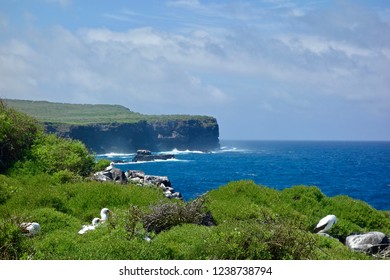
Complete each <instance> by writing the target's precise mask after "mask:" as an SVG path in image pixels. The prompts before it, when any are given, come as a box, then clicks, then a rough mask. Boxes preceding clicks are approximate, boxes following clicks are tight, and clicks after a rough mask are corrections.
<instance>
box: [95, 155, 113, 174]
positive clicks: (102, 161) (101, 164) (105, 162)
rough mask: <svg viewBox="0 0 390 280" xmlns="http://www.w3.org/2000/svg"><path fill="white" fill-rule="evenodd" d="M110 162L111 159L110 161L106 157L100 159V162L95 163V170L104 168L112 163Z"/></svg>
mask: <svg viewBox="0 0 390 280" xmlns="http://www.w3.org/2000/svg"><path fill="white" fill-rule="evenodd" d="M110 163H111V161H109V160H108V159H106V158H104V159H100V160H99V161H98V162H96V163H95V166H94V167H93V171H94V172H98V171H101V170H104V169H105V168H106V167H107V166H109V165H110Z"/></svg>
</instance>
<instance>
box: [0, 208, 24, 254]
mask: <svg viewBox="0 0 390 280" xmlns="http://www.w3.org/2000/svg"><path fill="white" fill-rule="evenodd" d="M22 222H23V219H22V218H21V217H18V216H11V215H7V216H6V217H0V260H18V259H20V258H22V256H23V255H25V254H26V252H28V250H27V248H26V247H25V246H24V242H23V241H24V239H25V237H24V236H23V235H22V232H21V230H20V228H19V227H18V225H20V224H21V223H22Z"/></svg>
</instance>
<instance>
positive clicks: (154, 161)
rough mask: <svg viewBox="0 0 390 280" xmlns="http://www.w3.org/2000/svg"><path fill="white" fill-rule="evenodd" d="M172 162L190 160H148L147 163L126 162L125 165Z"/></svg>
mask: <svg viewBox="0 0 390 280" xmlns="http://www.w3.org/2000/svg"><path fill="white" fill-rule="evenodd" d="M172 161H174V162H189V161H190V160H185V159H177V158H170V159H155V160H149V161H136V162H128V163H126V164H144V163H161V162H172Z"/></svg>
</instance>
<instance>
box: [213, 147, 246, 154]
mask: <svg viewBox="0 0 390 280" xmlns="http://www.w3.org/2000/svg"><path fill="white" fill-rule="evenodd" d="M248 152H250V151H249V150H246V149H239V148H236V147H228V146H222V147H221V148H220V149H219V150H217V151H213V153H248Z"/></svg>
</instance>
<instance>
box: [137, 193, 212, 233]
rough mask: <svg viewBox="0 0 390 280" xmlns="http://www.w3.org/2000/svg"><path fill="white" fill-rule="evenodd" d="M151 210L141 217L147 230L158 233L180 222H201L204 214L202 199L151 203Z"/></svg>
mask: <svg viewBox="0 0 390 280" xmlns="http://www.w3.org/2000/svg"><path fill="white" fill-rule="evenodd" d="M151 208H152V211H151V213H149V214H146V215H145V216H144V217H143V218H142V222H143V224H144V227H145V229H146V230H147V231H153V232H155V233H160V232H162V231H164V230H168V229H170V228H172V227H174V226H177V225H181V224H188V223H193V224H201V223H202V220H203V217H204V216H205V210H204V199H202V198H199V199H196V200H193V201H191V202H188V203H180V201H177V203H164V202H162V203H161V202H160V203H158V204H157V205H153V206H152V207H151Z"/></svg>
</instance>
